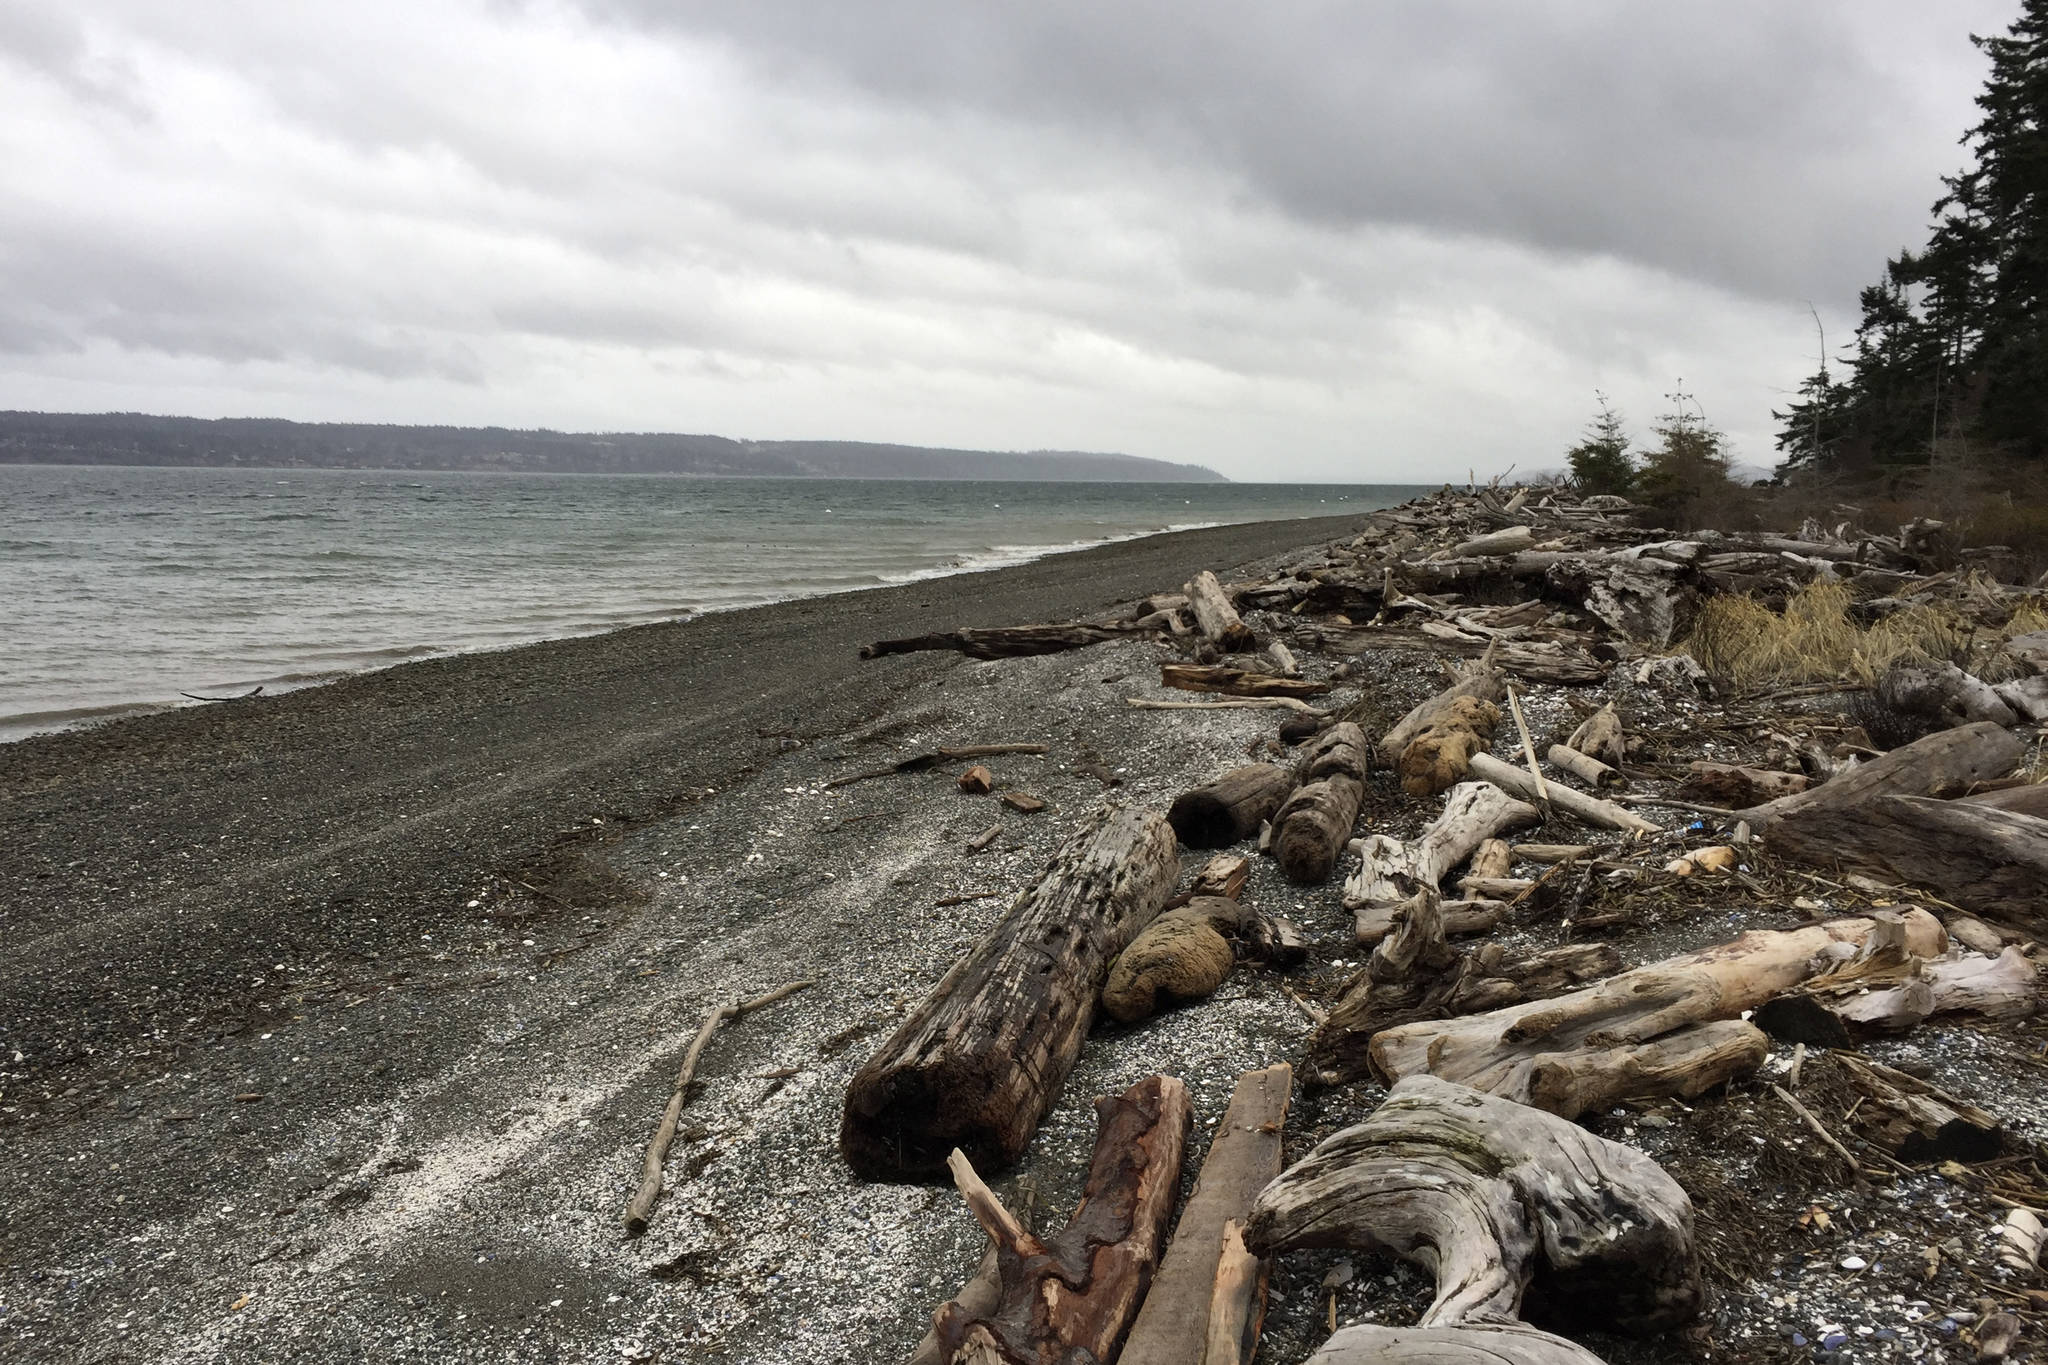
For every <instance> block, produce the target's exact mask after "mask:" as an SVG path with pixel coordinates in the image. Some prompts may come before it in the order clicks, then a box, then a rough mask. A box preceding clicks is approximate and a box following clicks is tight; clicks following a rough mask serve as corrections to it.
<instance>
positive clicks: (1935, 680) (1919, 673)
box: [1874, 661, 2020, 727]
mask: <svg viewBox="0 0 2048 1365" xmlns="http://www.w3.org/2000/svg"><path fill="white" fill-rule="evenodd" d="M1874 691H1875V692H1876V694H1877V700H1878V704H1879V705H1881V706H1884V707H1886V708H1888V709H1890V710H1893V711H1899V712H1903V713H1904V714H1906V715H1909V716H1918V717H1920V718H1922V719H1923V720H1925V721H1927V722H1928V723H1929V724H1930V725H1939V726H1944V727H1946V726H1954V725H1967V724H1969V723H1970V722H1972V721H1986V722H1989V723H1990V724H1992V725H2016V724H2018V723H2019V720H2020V717H2019V716H2018V715H2017V714H2016V713H2015V712H2014V711H2013V709H2012V707H2011V706H2009V705H2007V704H2006V701H2005V698H2003V697H2001V696H1999V695H1998V693H1997V692H1996V691H1994V690H1993V689H1992V687H1991V684H1989V683H1987V682H1985V681H1984V680H1983V679H1982V678H1979V677H1976V676H1974V675H1972V674H1969V673H1965V672H1964V671H1963V670H1962V669H1960V668H1958V667H1956V666H1955V665H1954V664H1953V663H1949V662H1946V661H1944V662H1942V663H1939V664H1895V665H1893V666H1892V667H1891V668H1890V669H1888V670H1887V671H1886V672H1885V675H1884V676H1883V677H1881V678H1879V679H1878V680H1877V686H1876V688H1875V689H1874Z"/></svg>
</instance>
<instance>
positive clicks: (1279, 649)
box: [1266, 640, 1301, 678]
mask: <svg viewBox="0 0 2048 1365" xmlns="http://www.w3.org/2000/svg"><path fill="white" fill-rule="evenodd" d="M1266 658H1268V659H1269V660H1271V661H1272V664H1273V671H1274V672H1275V673H1277V674H1279V675H1280V676H1281V677H1283V678H1298V677H1300V676H1301V664H1300V662H1299V661H1298V660H1296V659H1295V657H1294V651H1293V650H1291V649H1289V648H1288V647H1287V646H1286V645H1283V644H1281V643H1280V642H1279V641H1278V640H1274V641H1272V642H1271V643H1269V644H1268V645H1267V646H1266Z"/></svg>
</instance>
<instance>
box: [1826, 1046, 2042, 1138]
mask: <svg viewBox="0 0 2048 1365" xmlns="http://www.w3.org/2000/svg"><path fill="white" fill-rule="evenodd" d="M1835 1060H1836V1061H1838V1062H1840V1063H1841V1064H1842V1066H1843V1068H1844V1069H1846V1070H1847V1071H1848V1073H1849V1079H1851V1080H1853V1081H1854V1082H1856V1085H1857V1087H1858V1088H1859V1089H1861V1090H1862V1091H1863V1093H1864V1094H1866V1095H1868V1096H1869V1097H1870V1098H1871V1100H1872V1101H1873V1103H1874V1105H1875V1110H1876V1112H1874V1113H1873V1114H1871V1115H1870V1116H1869V1118H1868V1120H1867V1121H1866V1123H1865V1125H1864V1127H1865V1130H1866V1131H1867V1132H1869V1133H1870V1135H1871V1137H1872V1139H1873V1140H1874V1141H1875V1142H1877V1144H1878V1145H1879V1146H1881V1147H1883V1148H1884V1149H1885V1150H1886V1151H1888V1152H1890V1153H1891V1154H1892V1155H1893V1156H1895V1157H1897V1158H1898V1159H1899V1160H1901V1161H1990V1160H1992V1159H1993V1158H1994V1157H1997V1156H1998V1155H1999V1154H2000V1153H2001V1152H2003V1151H2004V1149H2005V1131H2004V1125H2002V1124H2001V1123H2000V1122H1999V1120H1998V1116H1997V1115H1996V1114H1991V1113H1987V1112H1985V1111H1984V1110H1982V1109H1979V1108H1978V1107H1977V1106H1976V1105H1974V1104H1968V1103H1965V1102H1964V1101H1962V1100H1959V1099H1957V1098H1956V1097H1955V1096H1954V1095H1951V1094H1949V1093H1948V1092H1947V1091H1945V1090H1942V1089H1939V1088H1937V1087H1936V1086H1933V1085H1930V1084H1928V1083H1927V1082H1926V1081H1923V1080H1921V1079H1919V1078H1918V1077H1917V1076H1908V1075H1907V1074H1906V1073H1905V1072H1903V1071H1897V1070H1894V1069H1893V1068H1891V1067H1888V1066H1884V1065H1881V1064H1880V1063H1877V1062H1873V1061H1871V1060H1870V1059H1869V1058H1867V1057H1859V1056H1857V1055H1856V1054H1855V1053H1853V1052H1841V1053H1836V1054H1835Z"/></svg>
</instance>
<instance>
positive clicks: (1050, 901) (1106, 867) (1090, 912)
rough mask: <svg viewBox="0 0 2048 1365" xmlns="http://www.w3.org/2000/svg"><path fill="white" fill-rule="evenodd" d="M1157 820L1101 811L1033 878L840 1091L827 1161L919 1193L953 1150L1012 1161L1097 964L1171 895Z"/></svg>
mask: <svg viewBox="0 0 2048 1365" xmlns="http://www.w3.org/2000/svg"><path fill="white" fill-rule="evenodd" d="M1179 872H1180V852H1179V848H1178V846H1177V845H1176V844H1175V842H1174V837H1173V830H1172V828H1171V827H1170V826H1169V825H1168V824H1167V823H1166V821H1165V820H1164V819H1162V818H1161V817H1159V816H1158V815H1155V814H1151V813H1148V812H1143V811H1134V810H1122V809H1118V808H1116V807H1113V806H1112V807H1104V808H1103V809H1102V810H1100V811H1098V812H1097V813H1096V815H1095V816H1094V817H1093V818H1092V819H1091V820H1090V821H1089V822H1088V823H1087V824H1086V825H1084V826H1083V827H1082V828H1081V829H1080V830H1079V831H1077V832H1076V833H1075V834H1074V835H1073V837H1071V838H1070V839H1068V840H1067V842H1066V844H1065V845H1064V846H1063V847H1062V848H1061V849H1060V851H1059V852H1058V853H1057V854H1055V855H1054V856H1053V858H1052V860H1051V861H1050V862H1049V863H1047V864H1046V867H1045V869H1044V871H1042V872H1040V873H1039V875H1038V879H1037V880H1036V881H1035V882H1033V883H1032V884H1031V886H1030V887H1029V888H1027V889H1026V890H1025V892H1024V893H1023V894H1022V895H1021V896H1019V897H1018V898H1017V901H1016V903H1015V904H1014V905H1012V906H1011V907H1010V909H1009V912H1008V913H1007V914H1005V915H1004V916H1003V918H1002V919H1001V921H999V922H998V923H997V924H996V925H995V927H994V928H992V929H990V930H989V932H988V933H987V934H986V935H984V936H983V938H982V940H981V942H980V943H978V944H977V945H975V948H974V950H973V951H972V952H970V953H969V954H968V955H967V956H966V957H964V958H962V959H961V960H960V961H959V962H958V963H956V964H955V965H954V967H953V969H952V970H951V971H949V972H947V973H946V975H945V976H944V977H943V978H942V979H941V980H940V981H939V984H938V985H937V986H935V987H934V988H933V989H932V992H931V994H930V995H929V996H927V997H926V998H925V1001H924V1003H923V1004H921V1005H919V1006H918V1008H917V1009H916V1010H914V1011H913V1012H912V1013H911V1015H910V1017H909V1018H907V1019H905V1020H904V1021H903V1023H902V1025H901V1026H900V1027H898V1028H897V1030H896V1032H895V1033H894V1034H893V1035H891V1037H890V1038H889V1040H888V1041H887V1042H886V1043H884V1044H883V1045H882V1047H881V1049H880V1050H879V1051H877V1052H876V1053H875V1055H874V1056H873V1057H871V1058H869V1059H868V1062H867V1064H866V1065H865V1066H863V1067H862V1068H861V1069H860V1071H859V1072H858V1073H856V1074H855V1076H854V1078H853V1080H852V1082H851V1083H850V1084H849V1085H848V1087H847V1092H846V1108H845V1113H844V1115H843V1117H842V1120H841V1124H840V1130H839V1150H840V1153H841V1154H842V1155H843V1156H844V1157H845V1158H846V1161H847V1164H848V1165H850V1166H852V1167H853V1169H854V1171H855V1172H856V1173H857V1174H859V1175H861V1176H862V1177H864V1178H866V1179H869V1180H918V1179H925V1178H929V1177H931V1176H933V1175H936V1174H937V1173H938V1172H939V1171H941V1170H943V1169H944V1165H945V1160H946V1153H947V1152H948V1151H950V1150H951V1149H952V1148H954V1147H959V1148H960V1149H962V1150H963V1151H965V1152H967V1153H968V1155H969V1156H970V1158H971V1159H973V1160H975V1161H977V1162H979V1163H980V1164H982V1165H983V1166H985V1167H987V1168H989V1169H996V1168H1000V1167H1003V1166H1008V1165H1009V1164H1010V1163H1011V1162H1013V1161H1015V1160H1016V1159H1017V1157H1018V1156H1019V1155H1021V1154H1022V1152H1023V1150H1024V1146H1025V1144H1026V1143H1028V1142H1029V1141H1030V1140H1031V1135H1032V1133H1033V1132H1035V1131H1037V1128H1038V1123H1039V1120H1040V1119H1042V1118H1043V1117H1044V1116H1045V1113H1046V1111H1047V1110H1048V1109H1050V1108H1051V1107H1052V1103H1053V1101H1054V1100H1055V1099H1056V1098H1057V1097H1058V1095H1059V1090H1060V1086H1061V1084H1062V1083H1063V1082H1064V1081H1065V1080H1066V1077H1067V1072H1068V1071H1069V1070H1070V1069H1072V1067H1073V1064H1074V1059H1075V1057H1076V1056H1078V1055H1079V1053H1080V1051H1081V1044H1082V1041H1083V1040H1084V1039H1085V1038H1086V1037H1087V1036H1088V1026H1089V1024H1090V1023H1091V1022H1092V1021H1093V1020H1094V1017H1095V1005H1096V999H1097V996H1098V994H1099V992H1100V991H1101V989H1102V981H1103V977H1104V976H1105V975H1106V974H1107V972H1108V970H1109V963H1110V960H1111V959H1112V958H1114V957H1115V956H1116V955H1117V954H1118V953H1120V952H1122V951H1123V949H1124V947H1125V946H1126V945H1127V944H1129V942H1130V941H1131V940H1132V939H1133V938H1135V937H1137V935H1138V933H1139V931H1140V930H1142V929H1143V928H1144V927H1145V926H1146V925H1147V924H1149V923H1151V922H1152V919H1153V917H1154V916H1155V915H1157V914H1158V913H1159V908H1160V906H1161V905H1163V904H1164V903H1165V901H1166V898H1167V896H1168V895H1169V894H1170V893H1171V892H1172V890H1173V884H1174V881H1175V879H1176V878H1177V877H1178V875H1179Z"/></svg>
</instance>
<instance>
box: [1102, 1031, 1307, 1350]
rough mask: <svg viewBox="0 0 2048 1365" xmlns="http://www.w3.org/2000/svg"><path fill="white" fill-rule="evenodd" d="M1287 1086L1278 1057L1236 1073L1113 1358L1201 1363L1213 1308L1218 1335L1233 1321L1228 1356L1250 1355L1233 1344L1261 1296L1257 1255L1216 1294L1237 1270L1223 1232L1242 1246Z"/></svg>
mask: <svg viewBox="0 0 2048 1365" xmlns="http://www.w3.org/2000/svg"><path fill="white" fill-rule="evenodd" d="M1293 1086H1294V1070H1293V1068H1292V1067H1290V1066H1288V1065H1287V1064H1286V1063H1285V1062H1282V1063H1280V1064H1279V1065H1277V1066H1269V1067H1266V1068H1265V1069H1263V1070H1259V1071H1247V1072H1245V1073H1244V1074H1243V1075H1241V1076H1239V1077H1238V1078H1237V1089H1236V1091H1235V1092H1234V1093H1233V1094H1232V1095H1231V1098H1230V1107H1229V1108H1228V1109H1227V1110H1225V1111H1224V1114H1223V1119H1222V1121H1221V1122H1220V1123H1218V1124H1217V1125H1216V1136H1215V1138H1214V1139H1213V1140H1212V1141H1211V1143H1210V1144H1209V1155H1208V1158H1207V1160H1205V1161H1204V1162H1203V1163H1202V1174H1201V1176H1200V1178H1199V1179H1197V1180H1196V1181H1195V1190H1194V1193H1193V1194H1192V1195H1190V1196H1189V1198H1188V1202H1187V1207H1186V1208H1185V1209H1183V1210H1182V1211H1181V1216H1180V1224H1179V1226H1177V1227H1176V1228H1175V1229H1174V1233H1173V1243H1172V1245H1171V1246H1169V1247H1168V1248H1167V1249H1166V1258H1165V1260H1164V1261H1162V1262H1161V1263H1160V1266H1159V1273H1158V1275H1157V1276H1155V1277H1154V1278H1153V1281H1152V1288H1151V1291H1150V1292H1149V1293H1148V1294H1146V1296H1145V1306H1144V1307H1143V1308H1142V1309H1140V1310H1139V1313H1138V1320H1137V1321H1136V1322H1134V1323H1132V1324H1131V1335H1130V1337H1129V1339H1128V1340H1126V1341H1125V1342H1124V1347H1123V1352H1122V1354H1121V1355H1119V1356H1118V1357H1117V1359H1118V1361H1119V1362H1120V1365H1203V1360H1204V1357H1203V1348H1204V1345H1205V1343H1206V1342H1207V1340H1208V1338H1209V1336H1210V1324H1211V1322H1212V1320H1213V1317H1214V1314H1213V1312H1212V1308H1213V1307H1223V1308H1225V1309H1226V1310H1227V1311H1226V1313H1225V1316H1224V1325H1225V1333H1226V1334H1229V1333H1230V1332H1231V1329H1232V1328H1234V1329H1235V1336H1234V1338H1233V1339H1234V1340H1235V1341H1237V1343H1238V1345H1239V1347H1240V1355H1239V1356H1232V1357H1230V1359H1232V1360H1235V1359H1238V1358H1240V1357H1241V1356H1248V1355H1249V1354H1250V1352H1249V1351H1246V1350H1243V1349H1242V1347H1243V1345H1244V1341H1243V1336H1244V1332H1245V1330H1246V1329H1247V1328H1250V1330H1251V1331H1252V1332H1253V1333H1254V1340H1256V1331H1257V1329H1256V1327H1255V1326H1252V1324H1253V1322H1255V1320H1256V1319H1255V1315H1254V1314H1252V1313H1250V1312H1249V1311H1247V1310H1248V1309H1249V1305H1250V1301H1251V1299H1252V1298H1253V1297H1255V1296H1262V1295H1263V1292H1264V1285H1265V1271H1264V1267H1263V1263H1262V1262H1261V1261H1260V1260H1259V1258H1257V1257H1253V1256H1249V1254H1248V1253H1247V1254H1246V1259H1248V1260H1250V1261H1251V1263H1252V1264H1251V1267H1250V1271H1251V1273H1250V1274H1249V1275H1243V1274H1241V1273H1232V1274H1231V1283H1230V1284H1229V1285H1228V1289H1229V1291H1230V1293H1231V1295H1233V1296H1234V1301H1233V1302H1231V1303H1227V1304H1226V1303H1222V1302H1220V1301H1219V1298H1220V1296H1219V1295H1218V1293H1217V1291H1218V1287H1219V1285H1220V1284H1221V1282H1222V1277H1223V1276H1224V1275H1225V1274H1226V1273H1230V1272H1241V1271H1242V1270H1244V1269H1245V1267H1242V1266H1241V1265H1232V1264H1227V1262H1228V1259H1229V1258H1228V1257H1227V1256H1226V1255H1225V1254H1224V1253H1225V1246H1226V1243H1225V1233H1226V1230H1227V1229H1228V1228H1230V1227H1232V1226H1235V1227H1237V1228H1238V1229H1239V1230H1240V1231H1239V1235H1238V1237H1237V1246H1236V1249H1237V1251H1238V1252H1240V1253H1243V1249H1244V1240H1243V1236H1242V1227H1243V1221H1244V1219H1245V1217H1246V1216H1247V1215H1248V1214H1250V1212H1251V1207H1252V1200H1254V1199H1255V1198H1257V1197H1258V1193H1259V1191H1260V1190H1262V1189H1264V1188H1265V1187H1266V1186H1267V1184H1268V1183H1270V1182H1271V1181H1272V1179H1273V1177H1275V1176H1277V1175H1279V1174H1280V1146H1281V1137H1282V1127H1283V1125H1284V1124H1285V1122H1286V1119H1287V1104H1288V1098H1289V1095H1290V1094H1291V1092H1292V1089H1293ZM1211 1359H1213V1357H1212V1358H1211Z"/></svg>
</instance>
